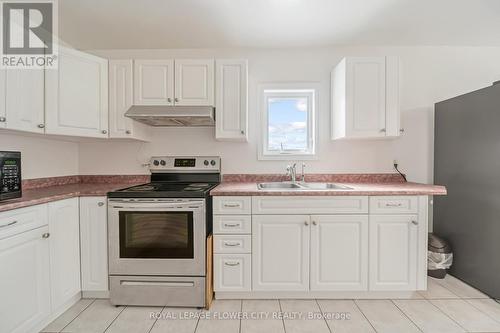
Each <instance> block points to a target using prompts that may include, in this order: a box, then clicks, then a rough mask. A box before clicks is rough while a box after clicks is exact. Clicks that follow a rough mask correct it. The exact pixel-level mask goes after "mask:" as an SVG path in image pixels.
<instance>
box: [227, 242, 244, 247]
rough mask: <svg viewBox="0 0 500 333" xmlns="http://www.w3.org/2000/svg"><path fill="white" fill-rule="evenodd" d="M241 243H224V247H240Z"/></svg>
mask: <svg viewBox="0 0 500 333" xmlns="http://www.w3.org/2000/svg"><path fill="white" fill-rule="evenodd" d="M240 245H241V243H239V242H236V243H230V242H224V246H240Z"/></svg>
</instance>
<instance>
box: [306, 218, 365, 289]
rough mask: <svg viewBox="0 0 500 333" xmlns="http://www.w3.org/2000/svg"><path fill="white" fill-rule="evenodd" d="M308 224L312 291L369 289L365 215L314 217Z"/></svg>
mask: <svg viewBox="0 0 500 333" xmlns="http://www.w3.org/2000/svg"><path fill="white" fill-rule="evenodd" d="M311 222H312V223H311V224H312V226H311V290H368V216H367V215H314V216H311ZM332 254H341V255H336V256H335V258H334V259H333V260H332Z"/></svg>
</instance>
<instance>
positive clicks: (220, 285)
mask: <svg viewBox="0 0 500 333" xmlns="http://www.w3.org/2000/svg"><path fill="white" fill-rule="evenodd" d="M251 267H252V265H251V255H250V254H216V255H214V290H215V291H249V290H250V287H251V276H252V275H251Z"/></svg>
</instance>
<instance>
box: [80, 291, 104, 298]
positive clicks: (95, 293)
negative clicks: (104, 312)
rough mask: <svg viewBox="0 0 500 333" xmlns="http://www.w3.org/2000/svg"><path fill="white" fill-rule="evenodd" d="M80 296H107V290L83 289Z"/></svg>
mask: <svg viewBox="0 0 500 333" xmlns="http://www.w3.org/2000/svg"><path fill="white" fill-rule="evenodd" d="M82 298H109V290H98V291H95V290H84V291H82Z"/></svg>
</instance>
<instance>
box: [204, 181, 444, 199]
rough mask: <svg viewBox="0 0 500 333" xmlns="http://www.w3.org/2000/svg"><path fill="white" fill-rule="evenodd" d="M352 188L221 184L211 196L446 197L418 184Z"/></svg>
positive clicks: (438, 188)
mask: <svg viewBox="0 0 500 333" xmlns="http://www.w3.org/2000/svg"><path fill="white" fill-rule="evenodd" d="M342 185H346V186H349V187H351V188H352V189H348V190H344V189H341V190H303V189H300V190H297V189H291V190H286V189H278V190H276V189H272V190H259V189H258V188H257V183H256V182H251V183H242V182H240V183H233V182H230V183H229V182H226V183H221V184H220V185H219V186H217V187H216V188H214V189H213V190H212V191H211V192H210V194H211V195H213V196H220V195H227V196H231V195H242V196H244V195H247V196H257V195H288V196H305V195H307V196H328V195H344V196H345V195H370V196H375V195H446V188H445V187H444V186H438V185H425V184H418V183H387V184H379V183H342Z"/></svg>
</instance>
